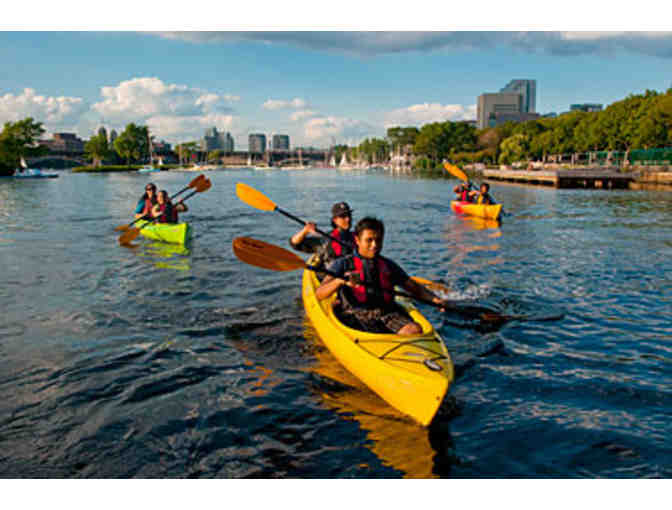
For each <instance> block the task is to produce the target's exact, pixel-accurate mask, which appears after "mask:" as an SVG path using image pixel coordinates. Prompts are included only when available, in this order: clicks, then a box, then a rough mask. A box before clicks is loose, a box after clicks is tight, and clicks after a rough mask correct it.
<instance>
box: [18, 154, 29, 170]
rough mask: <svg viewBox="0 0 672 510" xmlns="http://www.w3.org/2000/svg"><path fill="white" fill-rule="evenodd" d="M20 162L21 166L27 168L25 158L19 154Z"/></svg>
mask: <svg viewBox="0 0 672 510" xmlns="http://www.w3.org/2000/svg"><path fill="white" fill-rule="evenodd" d="M20 164H21V168H28V165H27V164H26V160H25V159H23V156H21V162H20Z"/></svg>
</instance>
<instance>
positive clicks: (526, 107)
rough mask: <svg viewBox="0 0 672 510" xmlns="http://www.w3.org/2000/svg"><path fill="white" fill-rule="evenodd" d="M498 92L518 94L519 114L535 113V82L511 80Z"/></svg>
mask: <svg viewBox="0 0 672 510" xmlns="http://www.w3.org/2000/svg"><path fill="white" fill-rule="evenodd" d="M500 92H509V93H511V92H512V93H514V94H520V96H521V98H520V111H521V113H534V112H536V111H537V80H511V81H510V82H509V83H507V84H506V86H505V87H504V88H502V89H501V90H500Z"/></svg>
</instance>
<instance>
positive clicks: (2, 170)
mask: <svg viewBox="0 0 672 510" xmlns="http://www.w3.org/2000/svg"><path fill="white" fill-rule="evenodd" d="M44 132H45V131H44V128H43V127H42V123H41V122H35V120H34V119H33V118H32V117H27V118H25V119H23V120H20V121H17V122H5V125H4V128H3V130H2V132H0V175H12V174H13V173H14V171H15V169H16V168H17V167H18V166H19V164H20V161H21V158H22V157H23V158H28V157H38V156H42V155H44V154H46V153H47V152H48V150H47V149H46V148H45V147H41V146H39V145H38V144H37V141H38V139H39V137H40V136H42V135H43V134H44Z"/></svg>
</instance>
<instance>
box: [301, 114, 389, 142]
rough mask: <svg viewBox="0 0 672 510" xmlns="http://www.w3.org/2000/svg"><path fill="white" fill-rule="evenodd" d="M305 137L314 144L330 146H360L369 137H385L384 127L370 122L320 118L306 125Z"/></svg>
mask: <svg viewBox="0 0 672 510" xmlns="http://www.w3.org/2000/svg"><path fill="white" fill-rule="evenodd" d="M304 136H305V137H306V139H307V140H308V141H309V142H310V143H313V144H317V145H321V146H325V147H326V146H328V145H330V144H331V143H333V142H335V143H347V144H348V145H356V144H359V143H360V142H361V141H362V140H363V139H364V138H367V137H374V136H377V137H381V136H384V133H383V129H382V127H377V126H374V125H372V124H369V123H368V122H365V121H361V120H357V119H350V118H344V117H318V118H313V119H310V120H308V121H307V122H306V124H305V125H304Z"/></svg>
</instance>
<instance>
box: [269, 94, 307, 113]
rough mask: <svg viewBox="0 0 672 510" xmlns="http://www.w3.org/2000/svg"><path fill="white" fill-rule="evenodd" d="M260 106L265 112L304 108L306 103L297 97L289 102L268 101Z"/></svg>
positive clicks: (279, 100)
mask: <svg viewBox="0 0 672 510" xmlns="http://www.w3.org/2000/svg"><path fill="white" fill-rule="evenodd" d="M261 106H262V108H264V109H266V110H282V109H284V108H305V107H306V102H305V101H304V100H303V99H301V98H299V97H295V98H294V99H292V100H290V101H285V100H282V99H269V100H267V101H266V102H265V103H264V104H263V105H261Z"/></svg>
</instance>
